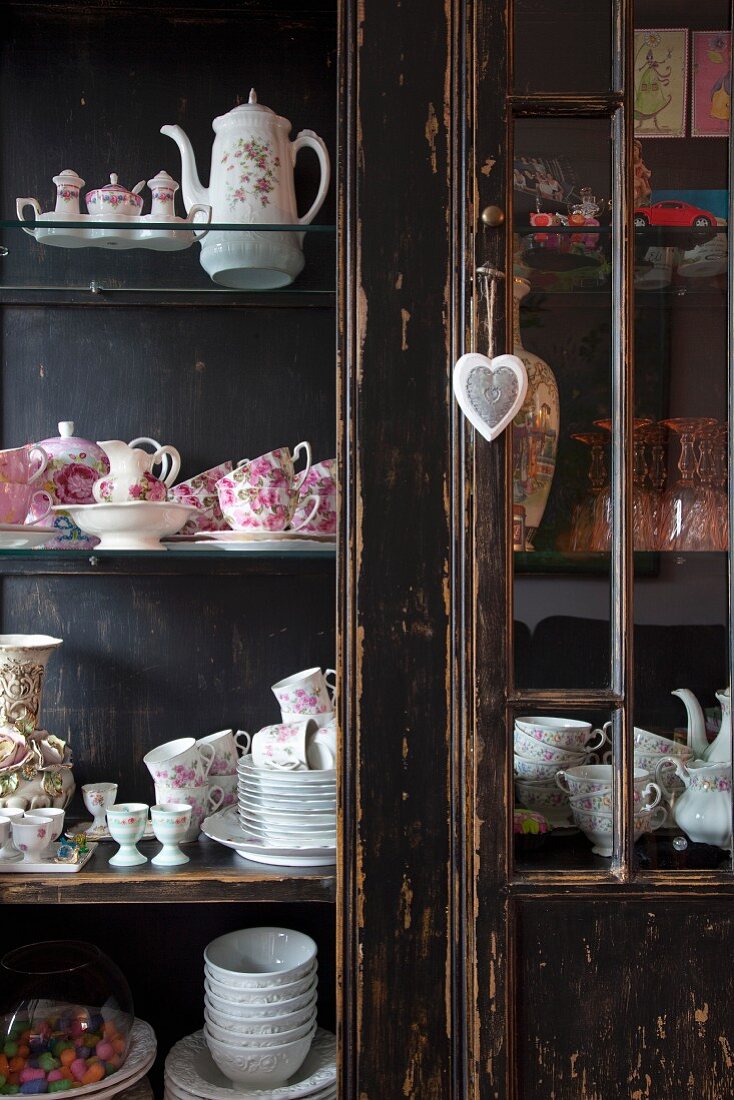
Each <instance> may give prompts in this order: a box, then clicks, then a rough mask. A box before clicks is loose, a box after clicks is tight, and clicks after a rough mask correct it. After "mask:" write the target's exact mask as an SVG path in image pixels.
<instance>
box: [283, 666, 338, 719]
mask: <svg viewBox="0 0 734 1100" xmlns="http://www.w3.org/2000/svg"><path fill="white" fill-rule="evenodd" d="M330 678H332V682H331V683H330V682H329V681H330ZM270 690H271V691H272V693H273V695H274V696H275V698H276V699H277V700H278V705H279V706H280V710H281V715H284V714H287V715H288V716H289V717H291V716H292V715H294V714H296V715H300V716H301V717H306V715H308V716H309V717H313V716H314V715H317V714H329V715H330V716H331V715H332V714H333V711H334V697H335V695H336V671H335V670H334V669H333V668H327V670H326V672H322V671H321V669H320V668H307V669H304V671H303V672H296V673H294V674H293V676H286V678H285V679H284V680H278V682H277V684H273V685H272V687H271V689H270ZM283 721H286V719H285V718H283Z"/></svg>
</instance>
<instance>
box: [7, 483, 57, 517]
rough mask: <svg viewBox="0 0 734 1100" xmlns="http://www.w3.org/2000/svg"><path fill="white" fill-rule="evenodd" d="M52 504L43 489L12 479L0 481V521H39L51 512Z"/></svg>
mask: <svg viewBox="0 0 734 1100" xmlns="http://www.w3.org/2000/svg"><path fill="white" fill-rule="evenodd" d="M52 504H53V501H52V499H51V497H50V496H49V494H48V493H47V492H46V490H45V489H34V488H33V485H26V484H22V483H16V482H12V481H7V482H0V523H13V524H17V523H27V524H32V523H40V522H41V521H42V520H44V519H46V517H47V516H49V515H50V514H51V506H52Z"/></svg>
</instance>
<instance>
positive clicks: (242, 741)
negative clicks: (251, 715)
mask: <svg viewBox="0 0 734 1100" xmlns="http://www.w3.org/2000/svg"><path fill="white" fill-rule="evenodd" d="M251 741H252V738H251V737H250V735H249V733H247V732H246V731H245V730H237V733H236V734H235V735H234V743H235V745H236V746H237V748H238V749H240V751H241V752H242V754H243V755H245V754H246V753H248V752H249V751H250V742H251Z"/></svg>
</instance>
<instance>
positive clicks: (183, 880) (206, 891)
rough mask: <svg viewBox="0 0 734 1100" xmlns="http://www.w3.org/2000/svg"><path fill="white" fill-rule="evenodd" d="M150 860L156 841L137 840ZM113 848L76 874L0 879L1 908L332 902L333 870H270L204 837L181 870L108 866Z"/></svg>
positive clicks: (189, 848)
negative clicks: (22, 906) (32, 905)
mask: <svg viewBox="0 0 734 1100" xmlns="http://www.w3.org/2000/svg"><path fill="white" fill-rule="evenodd" d="M140 850H141V851H142V852H143V853H144V854H145V855H147V856H148V857H149V859H150V857H151V856H153V855H155V854H156V852H157V851H158V850H159V845H158V842H157V841H141V844H140ZM116 851H117V845H116V844H112V843H108V842H104V843H101V844H99V845H98V846H97V850H96V851H95V853H94V855H93V856H92V858H91V860H90V861H89V863H88V864H87V866H86V867H85V868H84V869H83V870H81V871H79V872H78V873H77V874H50V875H35V874H34V875H24V874H21V873H19V874H17V875H16V874H2V875H0V904H2V905H12V904H16V905H28V904H48V903H51V904H55V905H58V904H65V905H94V904H121V905H129V904H135V903H146V902H148V903H150V902H155V903H157V904H160V903H161V902H188V903H192V902H214V901H223V902H224V901H227V902H240V903H244V902H314V901H315V902H327V903H329V902H333V901H334V899H335V896H336V889H335V869H334V868H333V867H271V866H268V865H266V864H259V863H250V862H248V861H247V860H244V859H241V858H240V856H238V855H237V854H236V852H233V851H231V849H229V848H225V847H223V846H222V845H221V844H217V843H215V841H213V840H209V839H207V838H206V837H201V838H200V839H199V840H198V841H197V842H196V843H195V844H188V845H186V846H185V851H186V854H187V855H188V856H189V857H190V860H191V861H190V863H186V864H184V865H183V866H182V867H156V866H155V865H154V864H152V863H150V862H148V863H143V864H140V866H138V867H110V865H109V859H110V857H111V856H113V855H114V854H115V852H116Z"/></svg>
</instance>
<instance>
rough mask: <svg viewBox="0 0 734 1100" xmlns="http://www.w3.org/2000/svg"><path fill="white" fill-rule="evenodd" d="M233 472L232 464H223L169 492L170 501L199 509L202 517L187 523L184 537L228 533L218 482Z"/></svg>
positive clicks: (182, 532)
mask: <svg viewBox="0 0 734 1100" xmlns="http://www.w3.org/2000/svg"><path fill="white" fill-rule="evenodd" d="M231 472H232V463H231V462H222V463H221V464H220V465H219V466H214V467H213V468H212V469H211V470H204V472H203V473H201V474H197V475H196V477H192V478H191V479H190V480H189V481H183V482H181V484H180V485H174V486H173V488H172V489H169V491H168V497H169V500H175V501H178V503H179V504H187V505H189V507H191V508H198V509H199V511H200V513H201V514H200V515H196V516H194V518H193V519H190V520H188V521H187V522H186V525H185V526H184V528H183V529H182V531H181V534H182V535H195V534H196V533H197V531H226V530H228V526H229V525H228V523H227V521H226V520H225V518H224V516H223V515H222V509H221V508H220V506H219V497H218V496H217V482H218V481H219V480H220V478H223V477H225V476H226V475H227V474H229V473H231Z"/></svg>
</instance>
